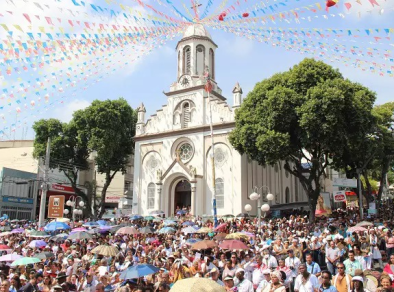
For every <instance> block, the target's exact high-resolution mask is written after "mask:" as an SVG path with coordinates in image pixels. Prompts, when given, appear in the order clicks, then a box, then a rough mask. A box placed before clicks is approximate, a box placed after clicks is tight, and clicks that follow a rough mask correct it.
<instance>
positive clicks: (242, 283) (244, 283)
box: [235, 268, 254, 292]
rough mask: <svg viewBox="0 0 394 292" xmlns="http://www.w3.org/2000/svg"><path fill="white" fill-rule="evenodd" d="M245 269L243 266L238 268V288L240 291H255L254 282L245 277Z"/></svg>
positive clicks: (236, 273) (236, 274)
mask: <svg viewBox="0 0 394 292" xmlns="http://www.w3.org/2000/svg"><path fill="white" fill-rule="evenodd" d="M244 275H245V270H244V269H242V268H239V269H237V271H236V272H235V276H236V277H237V280H238V281H237V288H238V291H239V292H254V289H253V284H252V282H251V281H249V280H248V279H245V277H244Z"/></svg>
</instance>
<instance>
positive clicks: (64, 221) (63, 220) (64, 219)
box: [52, 218, 70, 223]
mask: <svg viewBox="0 0 394 292" xmlns="http://www.w3.org/2000/svg"><path fill="white" fill-rule="evenodd" d="M52 222H63V223H68V222H70V219H69V218H57V219H55V220H52Z"/></svg>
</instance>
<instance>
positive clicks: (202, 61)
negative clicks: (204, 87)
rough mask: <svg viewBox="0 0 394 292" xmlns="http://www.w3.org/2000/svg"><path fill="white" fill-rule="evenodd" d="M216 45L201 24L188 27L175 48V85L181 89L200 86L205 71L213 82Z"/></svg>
mask: <svg viewBox="0 0 394 292" xmlns="http://www.w3.org/2000/svg"><path fill="white" fill-rule="evenodd" d="M216 48H217V45H216V44H215V43H214V42H213V41H212V38H211V35H210V33H209V32H208V31H207V30H206V29H205V27H204V26H203V25H202V24H198V23H194V24H192V25H190V26H189V27H188V28H187V29H186V31H185V33H184V35H183V37H182V39H181V40H180V41H179V42H178V45H177V47H176V50H177V55H178V67H177V68H178V70H177V71H178V72H177V83H178V84H179V86H180V87H181V88H182V87H184V88H185V87H193V86H196V85H200V83H201V82H197V80H201V79H202V77H203V75H204V73H205V72H206V70H207V71H208V72H209V75H210V77H211V80H212V81H213V82H215V78H216V76H215V75H216V72H215V51H216ZM178 89H180V88H178Z"/></svg>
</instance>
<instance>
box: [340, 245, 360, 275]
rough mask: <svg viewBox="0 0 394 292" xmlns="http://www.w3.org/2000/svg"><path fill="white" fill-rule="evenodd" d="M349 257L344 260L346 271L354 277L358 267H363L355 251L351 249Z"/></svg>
mask: <svg viewBox="0 0 394 292" xmlns="http://www.w3.org/2000/svg"><path fill="white" fill-rule="evenodd" d="M348 257H349V258H348V259H347V260H345V261H344V262H343V264H344V265H345V268H346V273H347V274H348V275H350V276H352V277H354V273H355V271H356V270H357V269H360V270H362V269H363V267H362V265H361V263H360V262H359V261H358V260H357V259H356V258H355V255H354V251H353V250H349V252H348Z"/></svg>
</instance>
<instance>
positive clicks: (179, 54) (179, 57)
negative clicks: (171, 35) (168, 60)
mask: <svg viewBox="0 0 394 292" xmlns="http://www.w3.org/2000/svg"><path fill="white" fill-rule="evenodd" d="M180 76H181V52H180V51H178V78H179V77H180Z"/></svg>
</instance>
